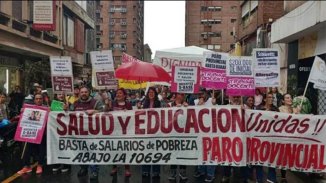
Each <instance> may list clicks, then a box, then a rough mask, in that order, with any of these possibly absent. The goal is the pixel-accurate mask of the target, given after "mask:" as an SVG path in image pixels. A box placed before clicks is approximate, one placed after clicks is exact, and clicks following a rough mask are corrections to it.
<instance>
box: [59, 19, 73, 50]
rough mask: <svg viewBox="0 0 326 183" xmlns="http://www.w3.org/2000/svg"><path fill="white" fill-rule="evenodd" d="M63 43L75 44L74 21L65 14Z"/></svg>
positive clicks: (71, 45)
mask: <svg viewBox="0 0 326 183" xmlns="http://www.w3.org/2000/svg"><path fill="white" fill-rule="evenodd" d="M62 28H63V44H64V45H66V46H69V47H74V46H75V22H74V20H73V19H72V18H70V17H68V16H67V15H64V16H63V26H62Z"/></svg>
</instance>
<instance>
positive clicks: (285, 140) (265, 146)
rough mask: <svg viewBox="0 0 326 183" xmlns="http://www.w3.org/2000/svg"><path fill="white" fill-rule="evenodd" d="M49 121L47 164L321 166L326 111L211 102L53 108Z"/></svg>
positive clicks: (312, 168) (317, 168)
mask: <svg viewBox="0 0 326 183" xmlns="http://www.w3.org/2000/svg"><path fill="white" fill-rule="evenodd" d="M49 120H50V121H49V123H48V126H47V152H48V158H47V160H48V163H49V164H56V163H64V164H179V165H222V166H223V165H224V166H229V165H231V166H246V165H247V164H256V165H262V166H271V167H278V168H285V169H291V170H296V171H306V172H312V171H323V172H325V165H324V164H325V163H324V157H325V152H324V150H325V148H324V147H325V140H324V139H326V138H325V136H326V135H325V133H324V126H325V123H326V116H311V115H292V114H285V113H274V112H265V111H252V110H246V111H243V110H241V108H240V107H239V106H216V107H185V108H178V107H176V108H158V109H149V110H135V111H116V112H110V113H98V114H94V115H91V116H88V115H86V114H85V113H84V112H70V113H62V112H51V114H50V117H49Z"/></svg>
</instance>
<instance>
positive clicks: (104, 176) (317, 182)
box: [0, 166, 326, 183]
mask: <svg viewBox="0 0 326 183" xmlns="http://www.w3.org/2000/svg"><path fill="white" fill-rule="evenodd" d="M111 167H112V166H100V174H99V180H98V182H99V183H102V182H103V183H104V182H106V183H111V182H112V183H174V182H170V181H169V180H167V178H168V173H169V166H161V178H160V179H153V180H152V182H151V181H150V178H144V179H142V176H141V168H140V166H131V172H132V176H131V177H130V178H129V179H125V177H124V168H123V166H119V170H118V174H117V176H114V177H112V176H110V170H111ZM18 169H19V167H16V166H14V167H11V168H10V170H9V169H8V170H7V169H6V171H5V170H3V169H2V168H1V169H0V180H1V181H4V180H5V179H7V180H6V181H4V182H3V183H6V182H14V183H55V182H60V183H68V182H71V183H88V182H90V181H89V178H88V176H86V177H81V178H78V177H77V176H76V175H77V172H78V170H79V167H78V166H73V168H72V171H71V172H68V173H57V174H53V173H52V166H46V167H45V168H44V171H43V174H42V175H36V174H35V171H33V173H31V174H26V175H22V176H17V175H18V174H15V172H16V171H14V170H18ZM34 170H35V169H34ZM194 171H195V167H194V166H188V168H187V175H188V178H189V180H188V183H204V182H205V181H204V179H205V178H204V177H202V178H200V179H195V178H194V177H193V174H194V173H193V172H194ZM278 173H279V172H278ZM9 177H10V178H11V179H10V178H9ZM8 178H9V179H8ZM221 179H222V176H221V168H220V167H219V168H217V179H215V181H214V183H218V182H220V181H221ZM278 179H280V174H278ZM287 180H288V182H289V183H323V182H326V181H325V180H322V179H311V178H310V177H309V176H307V175H306V174H303V173H294V172H289V171H288V172H287ZM92 182H93V181H92ZM238 182H241V179H240V176H239V172H238V169H235V175H234V176H233V177H232V179H231V183H238ZM249 182H252V183H254V182H255V181H254V180H249ZM175 183H180V182H179V180H177V181H176V182H175Z"/></svg>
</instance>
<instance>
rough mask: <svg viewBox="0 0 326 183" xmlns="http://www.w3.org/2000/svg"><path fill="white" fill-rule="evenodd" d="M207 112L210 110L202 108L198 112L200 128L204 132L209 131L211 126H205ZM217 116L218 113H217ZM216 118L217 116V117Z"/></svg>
mask: <svg viewBox="0 0 326 183" xmlns="http://www.w3.org/2000/svg"><path fill="white" fill-rule="evenodd" d="M205 114H209V110H208V109H201V110H200V111H199V113H198V124H199V128H200V130H201V131H202V132H204V133H208V132H209V130H210V128H209V127H205V125H204V120H203V118H204V115H205ZM215 116H216V115H215ZM215 119H216V118H215Z"/></svg>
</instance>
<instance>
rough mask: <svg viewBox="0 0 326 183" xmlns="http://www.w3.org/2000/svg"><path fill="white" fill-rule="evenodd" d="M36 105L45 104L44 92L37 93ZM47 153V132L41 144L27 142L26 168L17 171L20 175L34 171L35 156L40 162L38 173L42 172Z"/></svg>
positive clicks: (25, 152) (35, 97) (24, 157)
mask: <svg viewBox="0 0 326 183" xmlns="http://www.w3.org/2000/svg"><path fill="white" fill-rule="evenodd" d="M34 105H37V106H42V105H43V96H42V94H39V93H37V94H35V96H34ZM45 155H46V134H45V133H44V135H43V138H42V142H41V144H32V143H27V144H26V149H25V151H24V154H23V163H24V168H23V169H21V170H19V171H18V172H17V173H18V174H19V175H22V174H25V173H30V172H32V170H33V169H32V167H31V162H30V160H31V157H32V156H34V161H37V162H38V165H37V168H36V174H42V172H43V168H42V167H43V165H44V164H45Z"/></svg>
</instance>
